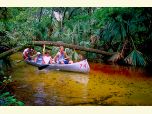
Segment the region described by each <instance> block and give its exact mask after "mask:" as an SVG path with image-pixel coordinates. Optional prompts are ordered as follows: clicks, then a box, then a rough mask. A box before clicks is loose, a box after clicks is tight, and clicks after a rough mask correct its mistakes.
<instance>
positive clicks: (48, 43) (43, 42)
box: [32, 41, 115, 56]
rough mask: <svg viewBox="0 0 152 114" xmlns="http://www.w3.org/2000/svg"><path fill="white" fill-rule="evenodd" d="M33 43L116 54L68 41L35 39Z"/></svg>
mask: <svg viewBox="0 0 152 114" xmlns="http://www.w3.org/2000/svg"><path fill="white" fill-rule="evenodd" d="M32 44H33V45H43V44H46V45H51V46H64V47H66V48H72V49H75V50H81V51H87V52H92V53H98V54H103V55H109V56H111V55H113V54H115V52H114V53H111V52H106V51H101V50H98V49H93V48H86V47H83V46H78V45H72V44H66V43H61V42H60V43H59V42H52V41H33V43H32Z"/></svg>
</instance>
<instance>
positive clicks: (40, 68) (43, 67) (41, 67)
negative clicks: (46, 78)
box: [38, 64, 49, 70]
mask: <svg viewBox="0 0 152 114" xmlns="http://www.w3.org/2000/svg"><path fill="white" fill-rule="evenodd" d="M48 66H49V65H48V64H47V65H43V66H40V67H38V69H39V70H42V69H45V68H46V67H48Z"/></svg>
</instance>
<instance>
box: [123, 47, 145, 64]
mask: <svg viewBox="0 0 152 114" xmlns="http://www.w3.org/2000/svg"><path fill="white" fill-rule="evenodd" d="M125 61H126V63H128V64H130V65H133V66H146V61H145V59H144V57H143V54H142V53H141V52H139V51H138V50H136V49H134V50H133V51H132V52H131V53H130V54H129V55H128V56H127V57H126V58H125Z"/></svg>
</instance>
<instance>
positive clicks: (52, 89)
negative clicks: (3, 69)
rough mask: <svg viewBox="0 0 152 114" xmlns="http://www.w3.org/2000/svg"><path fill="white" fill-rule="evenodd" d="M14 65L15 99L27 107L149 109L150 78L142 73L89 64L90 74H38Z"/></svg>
mask: <svg viewBox="0 0 152 114" xmlns="http://www.w3.org/2000/svg"><path fill="white" fill-rule="evenodd" d="M11 59H12V60H13V61H14V65H13V70H12V73H11V76H12V78H13V80H14V81H15V82H14V83H15V86H14V95H15V97H16V98H17V99H19V100H21V101H23V102H24V103H25V105H28V106H48V105H50V106H77V105H80V106H81V105H84V106H90V105H93V106H98V105H106V106H109V105H110V106H111V105H112V106H113V105H117V106H120V105H126V106H128V105H129V106H130V105H152V76H151V75H149V74H146V73H145V71H144V70H143V69H139V68H138V69H137V68H133V67H124V66H118V65H106V64H99V63H89V65H90V68H91V71H90V73H89V74H82V73H74V72H63V71H53V70H52V71H51V70H50V71H47V70H41V71H39V70H38V69H37V68H36V67H34V66H31V65H28V64H26V63H24V62H23V61H22V62H19V63H17V62H15V61H17V60H21V59H22V56H21V53H16V54H14V55H12V56H11Z"/></svg>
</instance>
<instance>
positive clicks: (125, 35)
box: [0, 7, 152, 58]
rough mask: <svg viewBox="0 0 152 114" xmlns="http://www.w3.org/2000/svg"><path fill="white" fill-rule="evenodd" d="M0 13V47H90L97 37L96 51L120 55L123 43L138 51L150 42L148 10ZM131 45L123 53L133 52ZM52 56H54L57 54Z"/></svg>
mask: <svg viewBox="0 0 152 114" xmlns="http://www.w3.org/2000/svg"><path fill="white" fill-rule="evenodd" d="M54 11H56V12H59V13H60V15H62V17H63V18H62V21H58V20H56V18H55V16H54V14H53V12H54ZM1 12H2V15H1V19H0V26H1V27H0V33H1V34H2V35H0V38H1V39H2V40H0V44H5V45H9V46H10V47H16V46H18V45H24V44H26V43H28V42H31V41H33V40H46V41H62V42H64V43H69V44H76V45H81V46H85V47H91V45H90V37H91V35H96V36H99V37H100V38H99V41H97V42H95V45H96V47H95V48H98V49H103V50H105V51H109V52H113V51H116V50H117V51H118V52H119V53H121V52H122V50H123V46H124V43H123V42H124V41H126V40H128V41H131V38H132V40H133V41H132V42H134V45H135V46H136V47H135V48H136V49H137V50H140V48H139V47H140V45H144V44H145V41H148V40H149V39H152V34H151V30H152V24H151V19H152V10H151V8H127V7H125V8H114V7H110V8H107V7H106V8H90V7H89V8H82V7H81V8H80V7H77V8H67V7H58V8H55V7H54V8H44V7H43V8H2V10H1ZM117 44H118V45H117ZM126 45H127V46H128V45H129V43H128V44H126ZM131 45H132V44H131ZM131 45H130V49H128V50H127V51H126V50H123V51H124V53H126V54H127V53H129V52H130V51H131V50H133V49H132V47H133V46H131ZM37 49H38V50H39V51H41V49H40V48H37ZM53 49H54V47H53ZM55 49H56V48H55ZM51 53H52V54H53V56H54V55H55V53H56V51H55V50H52V52H51ZM73 53H74V52H73ZM143 54H145V53H144V52H143ZM75 55H76V54H75ZM87 56H88V57H91V58H93V57H95V56H96V54H92V53H87ZM71 57H72V56H71ZM115 57H116V56H115Z"/></svg>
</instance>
